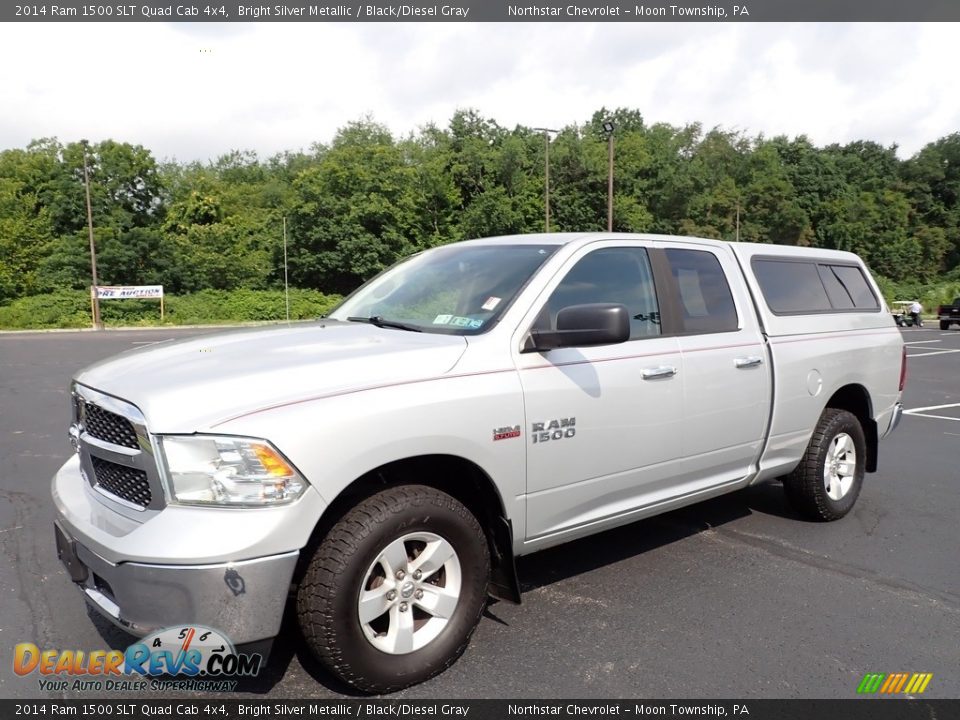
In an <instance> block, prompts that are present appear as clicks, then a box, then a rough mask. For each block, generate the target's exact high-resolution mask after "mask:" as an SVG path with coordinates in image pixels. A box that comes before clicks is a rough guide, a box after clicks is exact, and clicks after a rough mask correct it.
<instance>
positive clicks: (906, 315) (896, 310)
mask: <svg viewBox="0 0 960 720" xmlns="http://www.w3.org/2000/svg"><path fill="white" fill-rule="evenodd" d="M911 305H913V300H894V301H893V302H892V303H890V314H891V315H893V319H894V321H895V322H896V323H897V327H913V318H912V317H910V306H911Z"/></svg>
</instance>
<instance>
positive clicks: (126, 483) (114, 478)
mask: <svg viewBox="0 0 960 720" xmlns="http://www.w3.org/2000/svg"><path fill="white" fill-rule="evenodd" d="M90 461H91V463H92V465H93V472H94V474H95V475H96V477H97V485H99V486H100V487H102V488H103V489H104V490H106V491H107V492H108V493H110V494H111V495H116V496H117V497H118V498H120V499H121V500H126V501H127V502H129V503H133V504H134V505H139V506H140V507H147V506H148V505H149V504H150V501H151V500H152V499H153V494H152V493H151V491H150V480H149V479H148V478H147V474H146V473H145V472H144V471H143V470H138V469H136V468H131V467H127V466H125V465H118V464H117V463H115V462H110V461H109V460H104V459H103V458H98V457H97V456H96V455H93V456H91V457H90Z"/></svg>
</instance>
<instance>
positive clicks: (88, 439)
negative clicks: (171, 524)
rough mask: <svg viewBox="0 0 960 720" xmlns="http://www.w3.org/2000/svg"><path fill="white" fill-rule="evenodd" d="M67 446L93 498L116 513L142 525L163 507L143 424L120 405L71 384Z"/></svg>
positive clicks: (132, 411)
mask: <svg viewBox="0 0 960 720" xmlns="http://www.w3.org/2000/svg"><path fill="white" fill-rule="evenodd" d="M72 391H73V392H72V395H73V403H74V405H73V425H72V426H71V427H70V437H71V442H73V444H74V447H75V448H76V450H77V452H78V453H79V455H80V469H81V471H82V472H83V476H84V477H85V478H86V480H87V482H88V483H89V485H90V487H91V488H92V489H93V490H96V493H97V498H98V499H99V500H100V501H101V502H103V503H106V504H107V505H109V506H110V507H111V508H112V509H114V510H115V511H116V512H118V513H120V514H122V515H126V516H127V517H129V518H131V519H133V520H138V521H143V520H144V519H145V518H146V517H147V516H148V515H144V513H147V514H149V513H153V512H157V511H159V510H162V509H163V507H164V505H165V504H166V499H165V495H164V490H163V481H162V480H161V478H160V469H159V467H158V465H157V459H156V457H155V456H154V449H153V442H152V439H151V437H150V433H149V432H148V431H147V420H146V418H145V417H144V416H143V413H142V412H141V411H140V409H139V408H138V407H137V406H136V405H133V404H131V403H129V402H127V401H125V400H121V399H119V398H116V397H113V396H112V395H107V394H105V393H102V392H99V391H97V390H94V389H92V388H89V387H87V386H85V385H81V384H80V383H74V384H73V387H72Z"/></svg>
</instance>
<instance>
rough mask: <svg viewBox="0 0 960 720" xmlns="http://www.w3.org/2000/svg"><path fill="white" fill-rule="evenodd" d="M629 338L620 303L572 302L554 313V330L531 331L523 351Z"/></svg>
mask: <svg viewBox="0 0 960 720" xmlns="http://www.w3.org/2000/svg"><path fill="white" fill-rule="evenodd" d="M629 339H630V315H629V314H628V313H627V308H626V307H624V306H623V305H618V304H614V303H591V304H589V305H571V306H570V307H565V308H563V310H561V311H560V312H559V313H557V329H556V330H532V331H531V332H530V337H529V338H527V342H526V343H525V344H524V348H523V350H524V352H545V351H547V350H555V349H557V348H565V347H590V346H592V345H616V344H617V343H622V342H626V341H627V340H629Z"/></svg>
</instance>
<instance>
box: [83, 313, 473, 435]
mask: <svg viewBox="0 0 960 720" xmlns="http://www.w3.org/2000/svg"><path fill="white" fill-rule="evenodd" d="M466 347H467V343H466V340H465V339H464V338H463V337H459V336H455V335H437V334H431V333H416V332H408V331H404V330H396V329H390V328H378V327H374V326H373V325H367V324H363V323H352V322H338V321H329V320H327V321H321V322H316V323H310V324H307V325H297V326H293V327H280V328H277V327H271V328H255V329H246V330H240V331H232V332H227V333H221V334H217V335H205V336H202V337H196V338H190V339H186V340H179V341H167V342H162V343H158V344H156V345H151V346H148V347H145V348H138V349H136V350H130V351H128V352H125V353H122V354H120V355H117V356H115V357H112V358H109V359H107V360H103V361H101V362H99V363H96V364H94V365H91V366H90V367H87V368H85V369H84V370H82V371H81V372H80V373H79V374H78V375H77V377H76V380H77V382H79V383H81V384H83V385H86V386H87V387H90V388H93V389H94V390H99V391H100V392H103V393H106V394H107V395H113V396H114V397H117V398H120V399H122V400H127V401H128V402H131V403H133V404H134V405H136V406H137V407H139V408H140V410H141V412H143V414H144V416H145V417H146V419H147V426H148V428H149V430H150V431H151V432H158V433H191V432H196V431H204V430H209V429H210V428H211V426H213V425H215V424H217V423H220V422H223V421H225V420H228V419H230V418H233V417H236V416H238V415H243V414H246V413H250V412H254V411H256V410H260V409H263V408H267V407H272V406H275V405H282V404H284V403H290V402H295V401H298V400H305V399H309V398H318V397H323V396H324V395H332V394H337V393H341V392H345V391H350V390H357V389H361V388H371V387H377V386H383V385H390V384H395V383H400V382H410V381H413V380H421V379H426V378H431V377H437V376H439V375H443V374H444V373H446V372H448V371H449V370H450V369H452V368H453V366H454V365H455V364H456V363H457V360H459V358H460V356H461V355H463V352H464V350H465V349H466Z"/></svg>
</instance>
